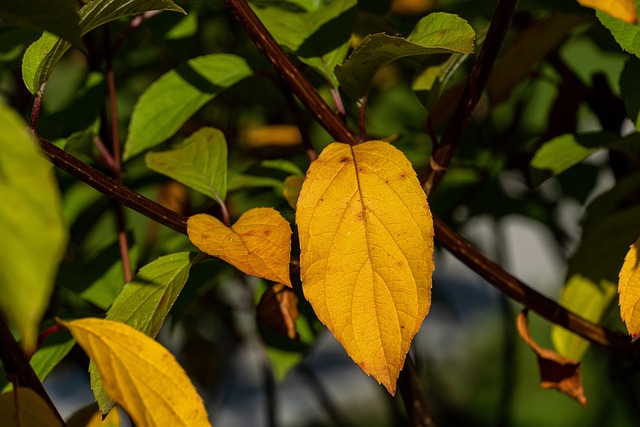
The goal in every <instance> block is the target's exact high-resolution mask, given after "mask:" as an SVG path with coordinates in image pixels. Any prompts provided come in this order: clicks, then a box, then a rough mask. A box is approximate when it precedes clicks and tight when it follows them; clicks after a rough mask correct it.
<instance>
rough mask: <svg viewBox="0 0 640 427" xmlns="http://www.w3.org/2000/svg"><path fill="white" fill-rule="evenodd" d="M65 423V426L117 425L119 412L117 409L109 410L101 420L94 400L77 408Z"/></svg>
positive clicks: (94, 426) (96, 426)
mask: <svg viewBox="0 0 640 427" xmlns="http://www.w3.org/2000/svg"><path fill="white" fill-rule="evenodd" d="M66 424H67V427H119V426H120V412H119V411H118V410H113V411H110V412H109V414H108V415H107V416H106V417H105V419H104V420H103V419H102V412H100V409H99V408H98V405H97V404H96V403H95V402H94V403H91V404H89V405H87V406H85V407H83V408H80V409H78V410H77V411H76V412H75V413H74V414H73V415H72V416H71V418H69V419H68V420H67V422H66Z"/></svg>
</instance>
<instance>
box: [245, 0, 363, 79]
mask: <svg viewBox="0 0 640 427" xmlns="http://www.w3.org/2000/svg"><path fill="white" fill-rule="evenodd" d="M253 10H254V12H255V13H256V15H258V18H260V20H261V21H262V23H263V24H264V25H265V27H267V30H269V32H270V33H271V34H272V35H273V37H274V38H275V39H276V41H277V42H278V44H280V45H282V46H284V47H285V48H287V49H289V50H290V51H291V52H293V53H294V54H295V55H296V56H297V57H298V58H299V59H300V60H301V61H302V62H304V63H305V64H307V65H309V66H311V67H313V68H314V69H315V70H316V71H317V72H318V73H320V75H322V76H324V77H325V78H326V79H327V81H328V82H330V83H331V84H332V85H333V86H335V87H337V86H338V84H339V83H338V80H337V79H336V76H335V74H334V72H333V69H334V67H335V66H336V65H338V64H340V63H341V62H342V61H343V60H344V58H345V57H346V55H347V52H348V50H349V41H350V39H351V31H352V29H353V24H354V22H355V17H356V12H357V1H356V0H336V1H333V2H331V3H329V4H328V5H326V6H323V7H320V8H317V9H315V10H313V11H311V12H305V11H299V10H298V11H291V10H287V9H284V8H282V7H274V6H270V7H256V6H254V7H253Z"/></svg>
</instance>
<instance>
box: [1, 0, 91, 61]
mask: <svg viewBox="0 0 640 427" xmlns="http://www.w3.org/2000/svg"><path fill="white" fill-rule="evenodd" d="M0 21H4V24H5V25H12V26H17V27H25V28H31V29H35V30H41V31H48V32H50V33H53V34H55V35H57V36H58V37H61V38H63V39H64V40H66V41H68V42H69V43H71V44H72V45H73V46H74V47H76V48H77V49H80V50H84V45H83V44H82V38H81V37H80V28H79V26H78V24H79V16H78V12H77V11H76V2H75V1H74V0H30V1H24V0H2V1H0Z"/></svg>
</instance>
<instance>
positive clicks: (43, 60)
mask: <svg viewBox="0 0 640 427" xmlns="http://www.w3.org/2000/svg"><path fill="white" fill-rule="evenodd" d="M150 10H171V11H175V12H181V13H185V12H184V10H182V8H181V7H179V6H178V5H176V4H175V3H173V1H171V0H93V1H91V2H90V3H88V4H86V5H85V6H84V7H83V8H82V9H80V12H79V14H80V22H79V28H80V34H81V35H85V34H86V33H88V32H89V31H91V30H93V29H94V28H97V27H99V26H100V25H103V24H106V23H107V22H110V21H113V20H116V19H118V18H122V17H124V16H131V15H138V14H141V13H144V12H147V11H150ZM70 47H71V44H70V43H69V42H67V41H65V40H62V39H60V38H59V37H57V36H55V35H53V34H51V33H44V34H43V35H42V37H40V39H38V40H37V41H36V42H34V43H33V44H32V45H31V46H29V48H28V49H27V51H26V52H25V54H24V58H23V61H22V79H23V80H24V84H25V85H26V86H27V89H29V92H31V93H33V94H35V93H36V92H37V91H39V90H40V87H41V86H42V84H43V83H44V82H46V81H47V79H48V78H49V76H50V75H51V72H52V71H53V68H54V67H55V66H56V64H57V63H58V61H59V60H60V58H62V55H64V53H65V52H66V51H67V50H68V49H69V48H70Z"/></svg>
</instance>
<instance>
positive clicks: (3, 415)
mask: <svg viewBox="0 0 640 427" xmlns="http://www.w3.org/2000/svg"><path fill="white" fill-rule="evenodd" d="M16 392H17V394H18V395H17V396H16V395H15V393H16ZM0 425H1V426H2V427H25V426H38V427H62V423H61V422H60V419H59V418H58V417H57V416H56V415H55V413H54V412H53V409H51V407H50V406H49V405H48V404H47V403H46V402H45V401H44V400H42V398H41V397H40V396H38V395H37V394H36V392H35V391H33V390H31V389H30V388H26V387H19V388H18V389H17V390H12V391H9V392H6V393H3V394H1V395H0Z"/></svg>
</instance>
